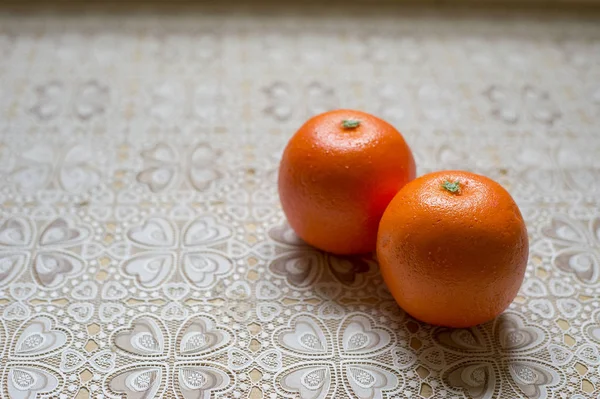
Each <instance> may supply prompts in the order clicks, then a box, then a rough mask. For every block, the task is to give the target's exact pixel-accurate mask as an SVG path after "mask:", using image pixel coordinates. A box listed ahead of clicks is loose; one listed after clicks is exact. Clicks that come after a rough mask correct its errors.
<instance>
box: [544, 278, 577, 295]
mask: <svg viewBox="0 0 600 399" xmlns="http://www.w3.org/2000/svg"><path fill="white" fill-rule="evenodd" d="M549 288H550V292H551V293H552V295H554V296H558V297H568V296H571V295H573V294H574V293H575V288H573V285H572V284H568V283H567V282H565V281H563V280H561V279H557V278H553V279H551V280H550V283H549Z"/></svg>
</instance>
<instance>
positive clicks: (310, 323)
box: [274, 314, 332, 357]
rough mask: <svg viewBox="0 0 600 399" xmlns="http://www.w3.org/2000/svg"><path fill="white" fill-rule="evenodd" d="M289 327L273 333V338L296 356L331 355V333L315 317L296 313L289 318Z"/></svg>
mask: <svg viewBox="0 0 600 399" xmlns="http://www.w3.org/2000/svg"><path fill="white" fill-rule="evenodd" d="M288 326H289V327H285V328H281V329H280V330H279V331H278V332H277V333H275V334H274V340H275V341H276V342H278V343H279V345H281V346H282V347H283V348H285V349H286V350H288V351H290V352H292V353H294V354H295V355H297V356H300V357H304V356H309V357H314V356H331V353H332V348H331V347H330V344H329V343H330V342H331V338H329V337H330V336H331V334H330V333H329V331H328V330H327V328H326V327H325V325H323V323H321V322H320V321H318V320H317V319H315V318H314V317H312V316H309V315H304V314H301V315H298V316H296V317H294V318H292V319H290V321H289V323H288Z"/></svg>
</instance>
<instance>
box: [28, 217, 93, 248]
mask: <svg viewBox="0 0 600 399" xmlns="http://www.w3.org/2000/svg"><path fill="white" fill-rule="evenodd" d="M89 235H90V231H89V229H88V228H87V227H83V226H76V225H75V224H74V223H72V222H70V221H67V220H66V219H63V218H58V219H56V220H54V221H52V222H51V223H50V224H49V225H48V226H46V228H45V229H44V230H43V231H42V234H41V235H40V245H43V246H51V245H61V246H63V247H70V246H73V245H77V244H80V243H81V242H83V241H84V240H85V239H86V238H87V237H88V236H89Z"/></svg>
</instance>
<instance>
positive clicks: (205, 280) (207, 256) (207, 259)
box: [182, 251, 233, 288]
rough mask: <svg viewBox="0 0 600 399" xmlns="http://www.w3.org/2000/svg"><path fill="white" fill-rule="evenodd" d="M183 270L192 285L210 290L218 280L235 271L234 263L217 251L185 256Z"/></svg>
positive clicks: (191, 253) (190, 253)
mask: <svg viewBox="0 0 600 399" xmlns="http://www.w3.org/2000/svg"><path fill="white" fill-rule="evenodd" d="M182 270H183V273H184V276H185V277H186V278H187V279H188V281H189V282H190V283H191V284H193V285H195V286H196V287H198V288H210V287H212V286H214V285H215V284H216V283H217V281H218V278H220V277H223V276H225V275H227V274H229V273H230V272H231V271H232V270H233V262H232V261H231V259H229V258H228V257H226V256H225V255H223V254H221V253H219V252H215V251H196V252H189V253H186V254H184V255H183V260H182Z"/></svg>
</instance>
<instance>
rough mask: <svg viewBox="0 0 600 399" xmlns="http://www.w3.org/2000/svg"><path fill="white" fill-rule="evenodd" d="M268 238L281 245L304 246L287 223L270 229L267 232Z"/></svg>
mask: <svg viewBox="0 0 600 399" xmlns="http://www.w3.org/2000/svg"><path fill="white" fill-rule="evenodd" d="M269 237H271V238H272V239H273V240H275V241H277V242H278V243H281V244H286V245H292V246H305V245H306V243H305V242H304V241H302V239H300V237H298V236H297V235H296V233H295V232H294V230H292V228H291V227H290V226H289V225H288V224H287V223H284V224H282V225H279V226H275V227H272V228H271V229H270V230H269Z"/></svg>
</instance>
